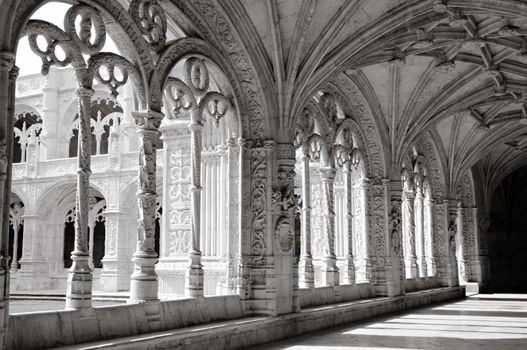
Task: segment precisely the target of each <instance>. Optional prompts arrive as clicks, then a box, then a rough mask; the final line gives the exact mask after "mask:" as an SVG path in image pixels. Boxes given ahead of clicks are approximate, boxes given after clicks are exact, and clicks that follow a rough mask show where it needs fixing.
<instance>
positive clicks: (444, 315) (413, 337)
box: [249, 294, 527, 350]
mask: <svg viewBox="0 0 527 350" xmlns="http://www.w3.org/2000/svg"><path fill="white" fill-rule="evenodd" d="M249 349H251V350H264V349H265V350H278V349H281V350H285V349H287V350H315V349H320V350H323V349H337V350H341V349H353V350H358V349H367V350H381V349H382V350H387V349H398V350H399V349H400V350H403V349H404V350H413V349H445V350H447V349H448V350H458V349H463V350H471V349H496V350H508V349H527V295H525V294H486V295H485V294H479V295H475V296H471V297H469V298H467V299H465V300H462V301H459V302H454V303H449V304H443V305H439V306H433V307H427V308H423V309H418V310H415V311H412V312H407V313H404V314H400V315H392V316H388V317H383V318H378V319H375V320H371V321H370V322H368V323H354V324H348V325H346V326H341V327H337V328H331V329H327V330H323V331H320V332H316V333H311V334H309V335H305V336H300V337H295V338H290V339H286V340H282V341H278V342H274V343H269V344H265V345H261V346H257V347H252V348H249Z"/></svg>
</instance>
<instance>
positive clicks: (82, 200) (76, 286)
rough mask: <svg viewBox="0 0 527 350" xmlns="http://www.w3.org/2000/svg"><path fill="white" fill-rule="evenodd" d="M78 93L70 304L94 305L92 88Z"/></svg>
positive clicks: (68, 286)
mask: <svg viewBox="0 0 527 350" xmlns="http://www.w3.org/2000/svg"><path fill="white" fill-rule="evenodd" d="M75 93H76V94H77V96H78V101H79V143H78V156H77V162H78V166H79V169H78V170H77V196H76V200H75V203H76V204H75V210H76V216H77V218H76V220H75V246H74V250H73V252H72V253H71V260H72V261H73V262H72V265H71V268H70V269H69V271H68V282H67V291H66V308H73V309H79V308H86V307H91V294H92V270H91V268H90V265H89V253H88V237H87V234H88V232H87V231H88V214H89V207H88V188H89V180H90V173H91V170H90V163H91V126H90V120H91V116H90V114H91V97H92V96H93V94H94V91H93V90H92V89H91V88H86V87H79V88H78V89H77V90H76V91H75Z"/></svg>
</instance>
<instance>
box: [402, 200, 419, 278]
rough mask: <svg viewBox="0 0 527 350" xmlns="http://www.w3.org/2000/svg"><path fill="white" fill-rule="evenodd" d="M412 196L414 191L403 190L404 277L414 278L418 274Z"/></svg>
mask: <svg viewBox="0 0 527 350" xmlns="http://www.w3.org/2000/svg"><path fill="white" fill-rule="evenodd" d="M414 196H415V195H414V192H413V191H409V190H406V191H403V194H402V220H403V244H404V263H405V267H406V278H416V277H417V276H418V269H417V261H416V256H415V225H414V222H415V219H414Z"/></svg>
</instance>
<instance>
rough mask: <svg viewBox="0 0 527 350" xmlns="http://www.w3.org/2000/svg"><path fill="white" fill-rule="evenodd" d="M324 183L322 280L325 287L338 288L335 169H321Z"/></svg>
mask: <svg viewBox="0 0 527 350" xmlns="http://www.w3.org/2000/svg"><path fill="white" fill-rule="evenodd" d="M320 178H321V181H322V198H323V200H322V220H323V221H324V225H323V229H322V231H323V237H324V243H325V245H324V249H325V255H324V257H323V262H324V266H323V267H322V279H323V284H324V286H337V285H338V284H339V269H338V267H337V257H336V256H335V208H334V197H333V185H334V181H335V169H333V168H330V167H327V168H320Z"/></svg>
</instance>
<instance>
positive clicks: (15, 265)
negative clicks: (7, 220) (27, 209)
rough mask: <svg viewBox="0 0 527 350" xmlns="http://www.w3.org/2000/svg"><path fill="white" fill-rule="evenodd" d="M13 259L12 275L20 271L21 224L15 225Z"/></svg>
mask: <svg viewBox="0 0 527 350" xmlns="http://www.w3.org/2000/svg"><path fill="white" fill-rule="evenodd" d="M13 231H14V235H13V258H12V259H11V273H16V272H17V271H18V234H19V231H20V224H18V223H16V224H15V223H13Z"/></svg>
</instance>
